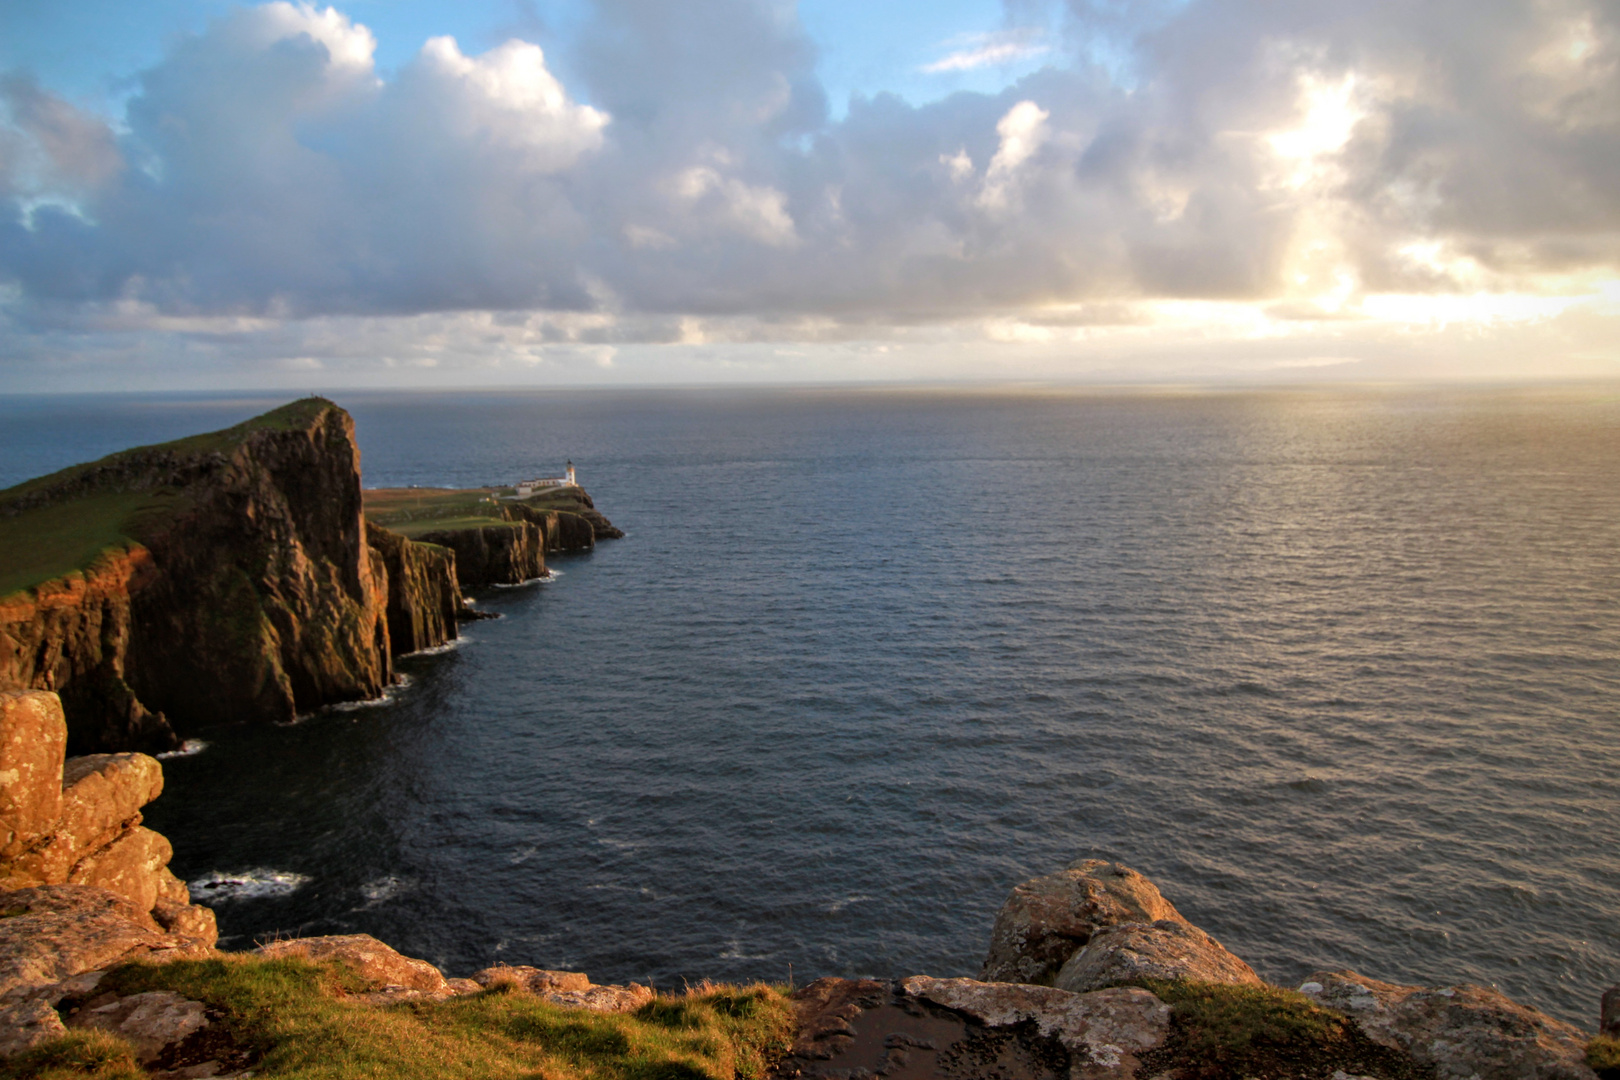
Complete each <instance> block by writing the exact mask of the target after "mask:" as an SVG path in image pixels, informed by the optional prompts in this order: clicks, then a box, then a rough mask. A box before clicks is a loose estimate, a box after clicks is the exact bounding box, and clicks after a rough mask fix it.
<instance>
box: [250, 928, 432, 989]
mask: <svg viewBox="0 0 1620 1080" xmlns="http://www.w3.org/2000/svg"><path fill="white" fill-rule="evenodd" d="M255 952H257V954H258V955H260V956H263V957H265V958H267V959H271V960H275V959H280V958H283V957H288V956H295V957H298V958H299V959H301V960H309V961H313V962H319V961H322V960H333V961H336V962H337V963H340V964H342V965H343V966H344V967H346V968H348V969H349V970H350V971H352V972H353V973H354V974H355V975H357V976H359V977H360V978H361V979H362V980H364V982H365V984H366V987H367V989H370V990H420V991H423V992H425V993H430V994H431V993H438V992H440V991H443V990H445V989H447V986H446V983H445V978H444V976H443V975H442V974H440V972H439V969H438V968H436V967H434V966H433V965H432V964H430V963H428V962H427V961H426V960H414V959H412V958H411V957H409V956H405V955H404V954H402V953H400V952H397V951H396V950H394V949H393V948H391V947H390V946H388V945H384V944H383V943H382V942H380V941H378V940H377V939H376V938H374V937H372V936H371V935H370V934H339V935H335V936H330V937H311V938H288V939H286V940H283V941H272V942H269V943H268V944H265V945H261V946H259V948H258V949H256V950H255Z"/></svg>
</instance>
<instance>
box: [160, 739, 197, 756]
mask: <svg viewBox="0 0 1620 1080" xmlns="http://www.w3.org/2000/svg"><path fill="white" fill-rule="evenodd" d="M206 749H208V744H207V743H205V742H203V741H202V740H201V739H187V740H186V741H185V742H183V743H181V744H180V749H178V750H165V751H164V752H163V753H161V754H158V755H156V756H157V759H158V760H159V761H168V760H169V759H170V758H177V757H190V756H191V755H193V754H200V753H202V752H203V751H204V750H206Z"/></svg>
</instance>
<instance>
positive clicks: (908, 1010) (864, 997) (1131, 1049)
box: [777, 976, 1170, 1080]
mask: <svg viewBox="0 0 1620 1080" xmlns="http://www.w3.org/2000/svg"><path fill="white" fill-rule="evenodd" d="M793 1000H794V1007H795V1010H796V1011H797V1013H798V1021H799V1037H798V1039H797V1041H796V1042H795V1043H794V1046H793V1050H792V1053H791V1054H790V1055H789V1057H788V1058H787V1059H786V1060H784V1061H783V1063H782V1064H781V1066H779V1068H778V1072H777V1075H778V1076H780V1077H817V1078H826V1080H834V1078H836V1080H856V1078H869V1077H882V1078H884V1080H930V1078H940V1080H969V1078H974V1080H977V1078H982V1077H997V1078H1000V1080H1105V1078H1118V1080H1128V1078H1131V1077H1135V1076H1136V1075H1137V1066H1138V1055H1139V1054H1142V1053H1146V1052H1147V1051H1149V1050H1151V1049H1153V1048H1155V1047H1157V1046H1159V1045H1160V1044H1162V1043H1163V1041H1164V1039H1165V1037H1166V1036H1167V1034H1168V1033H1169V1027H1170V1010H1169V1008H1168V1007H1167V1006H1165V1004H1164V1003H1163V1002H1161V1001H1159V999H1158V998H1156V997H1154V996H1153V995H1152V994H1150V993H1148V992H1147V991H1145V990H1135V989H1129V990H1111V991H1104V992H1102V993H1099V994H1070V993H1067V992H1065V991H1062V990H1054V989H1051V988H1049V987H1039V986H1031V985H1023V984H1012V983H984V982H979V981H977V980H973V979H932V978H928V977H926V976H914V977H912V978H909V979H905V980H903V981H901V982H899V983H894V984H890V983H883V982H878V981H876V980H872V979H818V980H816V981H815V982H813V983H811V984H810V985H809V986H806V987H805V988H804V989H802V990H800V991H798V992H797V993H796V994H794V996H793Z"/></svg>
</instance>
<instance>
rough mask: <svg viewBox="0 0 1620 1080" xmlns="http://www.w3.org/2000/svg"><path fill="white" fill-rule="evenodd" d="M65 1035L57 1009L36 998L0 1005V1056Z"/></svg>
mask: <svg viewBox="0 0 1620 1080" xmlns="http://www.w3.org/2000/svg"><path fill="white" fill-rule="evenodd" d="M66 1034H67V1027H66V1026H64V1025H63V1023H62V1018H61V1017H60V1016H58V1015H57V1013H56V1010H55V1009H53V1008H52V1007H51V1006H50V1004H49V1003H47V1002H45V1001H41V1000H39V999H38V998H35V999H34V1000H32V1001H19V1002H16V1003H15V1004H12V1005H6V1006H4V1007H0V1058H6V1057H10V1056H11V1055H12V1054H20V1053H22V1052H23V1051H24V1050H27V1049H29V1048H30V1047H33V1046H37V1045H38V1044H40V1043H42V1042H44V1041H45V1040H46V1039H54V1038H56V1036H58V1035H66Z"/></svg>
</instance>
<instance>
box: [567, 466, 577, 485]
mask: <svg viewBox="0 0 1620 1080" xmlns="http://www.w3.org/2000/svg"><path fill="white" fill-rule="evenodd" d="M568 482H569V483H570V484H577V481H575V479H574V463H573V462H572V461H570V462H569V463H568Z"/></svg>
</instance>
